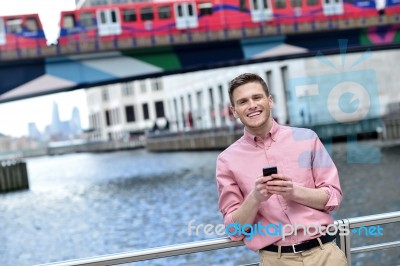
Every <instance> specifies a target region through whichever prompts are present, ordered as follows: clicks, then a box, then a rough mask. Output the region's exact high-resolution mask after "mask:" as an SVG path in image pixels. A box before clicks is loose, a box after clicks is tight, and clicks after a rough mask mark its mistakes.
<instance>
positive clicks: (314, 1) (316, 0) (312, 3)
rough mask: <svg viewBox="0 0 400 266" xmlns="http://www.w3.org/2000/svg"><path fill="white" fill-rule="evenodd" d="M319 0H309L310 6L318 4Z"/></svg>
mask: <svg viewBox="0 0 400 266" xmlns="http://www.w3.org/2000/svg"><path fill="white" fill-rule="evenodd" d="M318 4H319V3H318V0H307V5H308V6H316V5H318Z"/></svg>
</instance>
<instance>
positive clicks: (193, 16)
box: [175, 2, 198, 30]
mask: <svg viewBox="0 0 400 266" xmlns="http://www.w3.org/2000/svg"><path fill="white" fill-rule="evenodd" d="M175 24H176V28H177V29H179V30H182V29H191V28H197V26H198V21H197V13H196V5H195V4H194V3H192V2H189V3H176V4H175Z"/></svg>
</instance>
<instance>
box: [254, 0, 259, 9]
mask: <svg viewBox="0 0 400 266" xmlns="http://www.w3.org/2000/svg"><path fill="white" fill-rule="evenodd" d="M253 9H254V10H258V9H259V8H258V0H253Z"/></svg>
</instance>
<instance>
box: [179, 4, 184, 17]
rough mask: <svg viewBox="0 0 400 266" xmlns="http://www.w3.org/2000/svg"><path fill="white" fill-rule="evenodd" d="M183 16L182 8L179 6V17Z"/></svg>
mask: <svg viewBox="0 0 400 266" xmlns="http://www.w3.org/2000/svg"><path fill="white" fill-rule="evenodd" d="M182 16H183V12H182V6H181V5H178V17H182Z"/></svg>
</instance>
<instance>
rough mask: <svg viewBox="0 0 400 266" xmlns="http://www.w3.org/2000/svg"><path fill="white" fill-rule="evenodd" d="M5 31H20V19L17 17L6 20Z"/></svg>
mask: <svg viewBox="0 0 400 266" xmlns="http://www.w3.org/2000/svg"><path fill="white" fill-rule="evenodd" d="M7 32H10V33H21V32H22V20H21V19H19V18H14V19H9V20H7Z"/></svg>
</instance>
